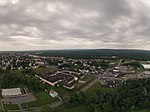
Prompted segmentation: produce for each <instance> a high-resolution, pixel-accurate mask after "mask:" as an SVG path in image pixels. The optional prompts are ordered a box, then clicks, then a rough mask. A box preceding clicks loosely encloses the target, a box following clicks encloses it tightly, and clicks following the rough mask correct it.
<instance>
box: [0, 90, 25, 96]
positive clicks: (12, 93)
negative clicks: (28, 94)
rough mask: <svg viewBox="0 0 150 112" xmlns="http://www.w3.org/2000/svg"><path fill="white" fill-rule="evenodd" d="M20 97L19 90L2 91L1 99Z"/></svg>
mask: <svg viewBox="0 0 150 112" xmlns="http://www.w3.org/2000/svg"><path fill="white" fill-rule="evenodd" d="M20 95H22V93H21V89H20V88H10V89H2V96H3V97H18V96H20Z"/></svg>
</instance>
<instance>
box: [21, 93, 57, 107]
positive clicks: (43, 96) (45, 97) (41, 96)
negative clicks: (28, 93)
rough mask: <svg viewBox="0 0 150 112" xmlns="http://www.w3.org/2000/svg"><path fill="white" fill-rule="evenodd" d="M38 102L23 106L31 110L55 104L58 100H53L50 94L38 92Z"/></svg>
mask: <svg viewBox="0 0 150 112" xmlns="http://www.w3.org/2000/svg"><path fill="white" fill-rule="evenodd" d="M35 96H36V98H37V101H34V102H29V103H25V104H22V107H23V108H24V109H25V108H31V107H41V106H44V105H46V104H50V103H53V102H55V101H57V100H58V98H52V97H51V96H50V95H49V94H48V93H46V92H38V93H36V94H35Z"/></svg>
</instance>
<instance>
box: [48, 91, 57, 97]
mask: <svg viewBox="0 0 150 112" xmlns="http://www.w3.org/2000/svg"><path fill="white" fill-rule="evenodd" d="M49 94H50V95H51V97H53V98H54V97H58V93H57V92H56V91H54V90H50V91H49Z"/></svg>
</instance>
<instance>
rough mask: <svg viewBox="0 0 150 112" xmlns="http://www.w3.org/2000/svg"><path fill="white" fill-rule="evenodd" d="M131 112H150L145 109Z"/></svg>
mask: <svg viewBox="0 0 150 112" xmlns="http://www.w3.org/2000/svg"><path fill="white" fill-rule="evenodd" d="M131 112H150V110H147V109H144V110H134V111H131Z"/></svg>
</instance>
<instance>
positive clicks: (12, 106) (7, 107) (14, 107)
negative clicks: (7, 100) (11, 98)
mask: <svg viewBox="0 0 150 112" xmlns="http://www.w3.org/2000/svg"><path fill="white" fill-rule="evenodd" d="M4 109H5V110H19V107H18V105H17V104H4Z"/></svg>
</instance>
